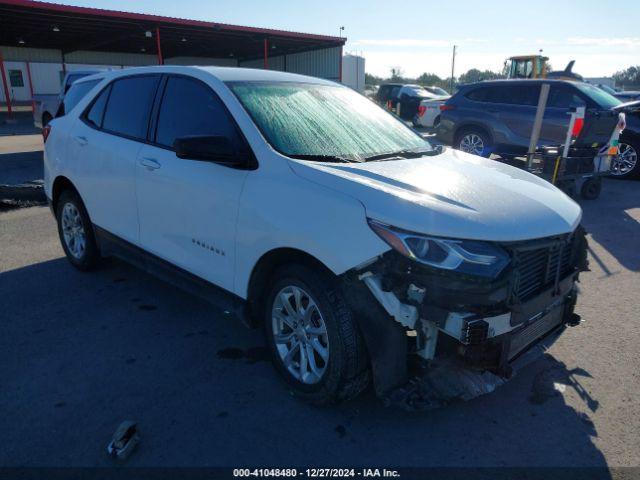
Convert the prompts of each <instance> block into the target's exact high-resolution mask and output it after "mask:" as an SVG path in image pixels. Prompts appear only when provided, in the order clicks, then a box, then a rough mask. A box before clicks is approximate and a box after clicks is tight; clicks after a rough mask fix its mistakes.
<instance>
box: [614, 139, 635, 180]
mask: <svg viewBox="0 0 640 480" xmlns="http://www.w3.org/2000/svg"><path fill="white" fill-rule="evenodd" d="M639 143H640V142H632V141H626V142H625V141H624V140H623V141H621V142H620V144H619V145H618V155H617V156H615V157H613V158H612V159H611V174H612V175H613V176H614V177H617V178H634V177H637V176H640V163H639V162H638V155H640V144H639Z"/></svg>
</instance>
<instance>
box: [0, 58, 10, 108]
mask: <svg viewBox="0 0 640 480" xmlns="http://www.w3.org/2000/svg"><path fill="white" fill-rule="evenodd" d="M0 71H1V72H2V86H3V87H4V98H5V101H6V102H7V111H8V112H9V115H11V114H12V113H13V110H12V109H11V97H9V86H8V84H7V74H6V73H5V72H4V57H3V56H2V51H0Z"/></svg>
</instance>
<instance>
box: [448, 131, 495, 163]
mask: <svg viewBox="0 0 640 480" xmlns="http://www.w3.org/2000/svg"><path fill="white" fill-rule="evenodd" d="M472 135H475V136H477V137H479V138H480V139H481V141H482V145H483V149H482V151H481V152H479V153H473V152H468V153H472V155H479V156H481V157H489V156H490V155H491V153H492V152H493V141H492V140H491V136H490V135H489V134H488V133H487V132H486V131H484V130H483V129H482V128H479V127H467V128H464V129H462V130H461V131H459V132H458V133H456V137H455V141H454V142H453V148H455V149H456V150H462V151H465V148H464V147H463V146H462V142H463V140H465V137H468V136H472Z"/></svg>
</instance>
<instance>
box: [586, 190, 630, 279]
mask: <svg viewBox="0 0 640 480" xmlns="http://www.w3.org/2000/svg"><path fill="white" fill-rule="evenodd" d="M579 203H580V206H581V207H582V210H583V220H582V222H583V225H584V226H585V228H586V229H587V232H588V233H589V234H590V235H591V238H592V240H593V241H595V242H596V243H598V244H600V245H601V246H602V248H603V249H605V250H606V251H607V252H608V253H609V254H610V255H611V256H613V257H614V258H615V259H616V260H617V262H618V263H619V264H620V265H621V266H622V267H624V268H625V269H627V270H631V271H634V272H637V271H639V270H640V254H638V250H637V249H635V248H630V247H629V245H635V244H637V239H638V238H640V182H637V181H633V180H618V179H608V178H605V179H603V188H602V193H601V194H600V198H598V199H597V200H593V201H588V200H582V199H579ZM589 253H590V256H591V258H592V259H593V260H594V261H595V262H596V264H597V265H598V266H599V267H600V268H601V269H602V271H603V272H604V274H605V276H610V275H613V274H615V271H616V267H615V266H612V265H611V264H610V262H609V261H608V260H607V259H606V258H602V257H601V256H600V255H598V254H597V253H596V252H594V249H593V248H590V249H589Z"/></svg>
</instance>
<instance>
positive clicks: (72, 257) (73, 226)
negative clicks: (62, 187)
mask: <svg viewBox="0 0 640 480" xmlns="http://www.w3.org/2000/svg"><path fill="white" fill-rule="evenodd" d="M56 219H57V221H58V235H59V237H60V243H61V244H62V249H63V250H64V253H65V254H66V256H67V259H68V260H69V262H71V264H72V265H73V266H74V267H76V268H77V269H78V270H91V269H92V268H93V267H95V266H96V264H97V263H98V260H99V259H100V253H99V251H98V247H97V245H96V241H95V236H94V233H93V227H92V224H91V221H90V219H89V215H88V214H87V211H86V209H85V208H84V204H83V203H82V200H81V199H80V196H79V195H78V194H77V193H75V192H74V191H71V190H66V191H64V192H62V194H61V195H60V198H59V199H58V202H57V204H56Z"/></svg>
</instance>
